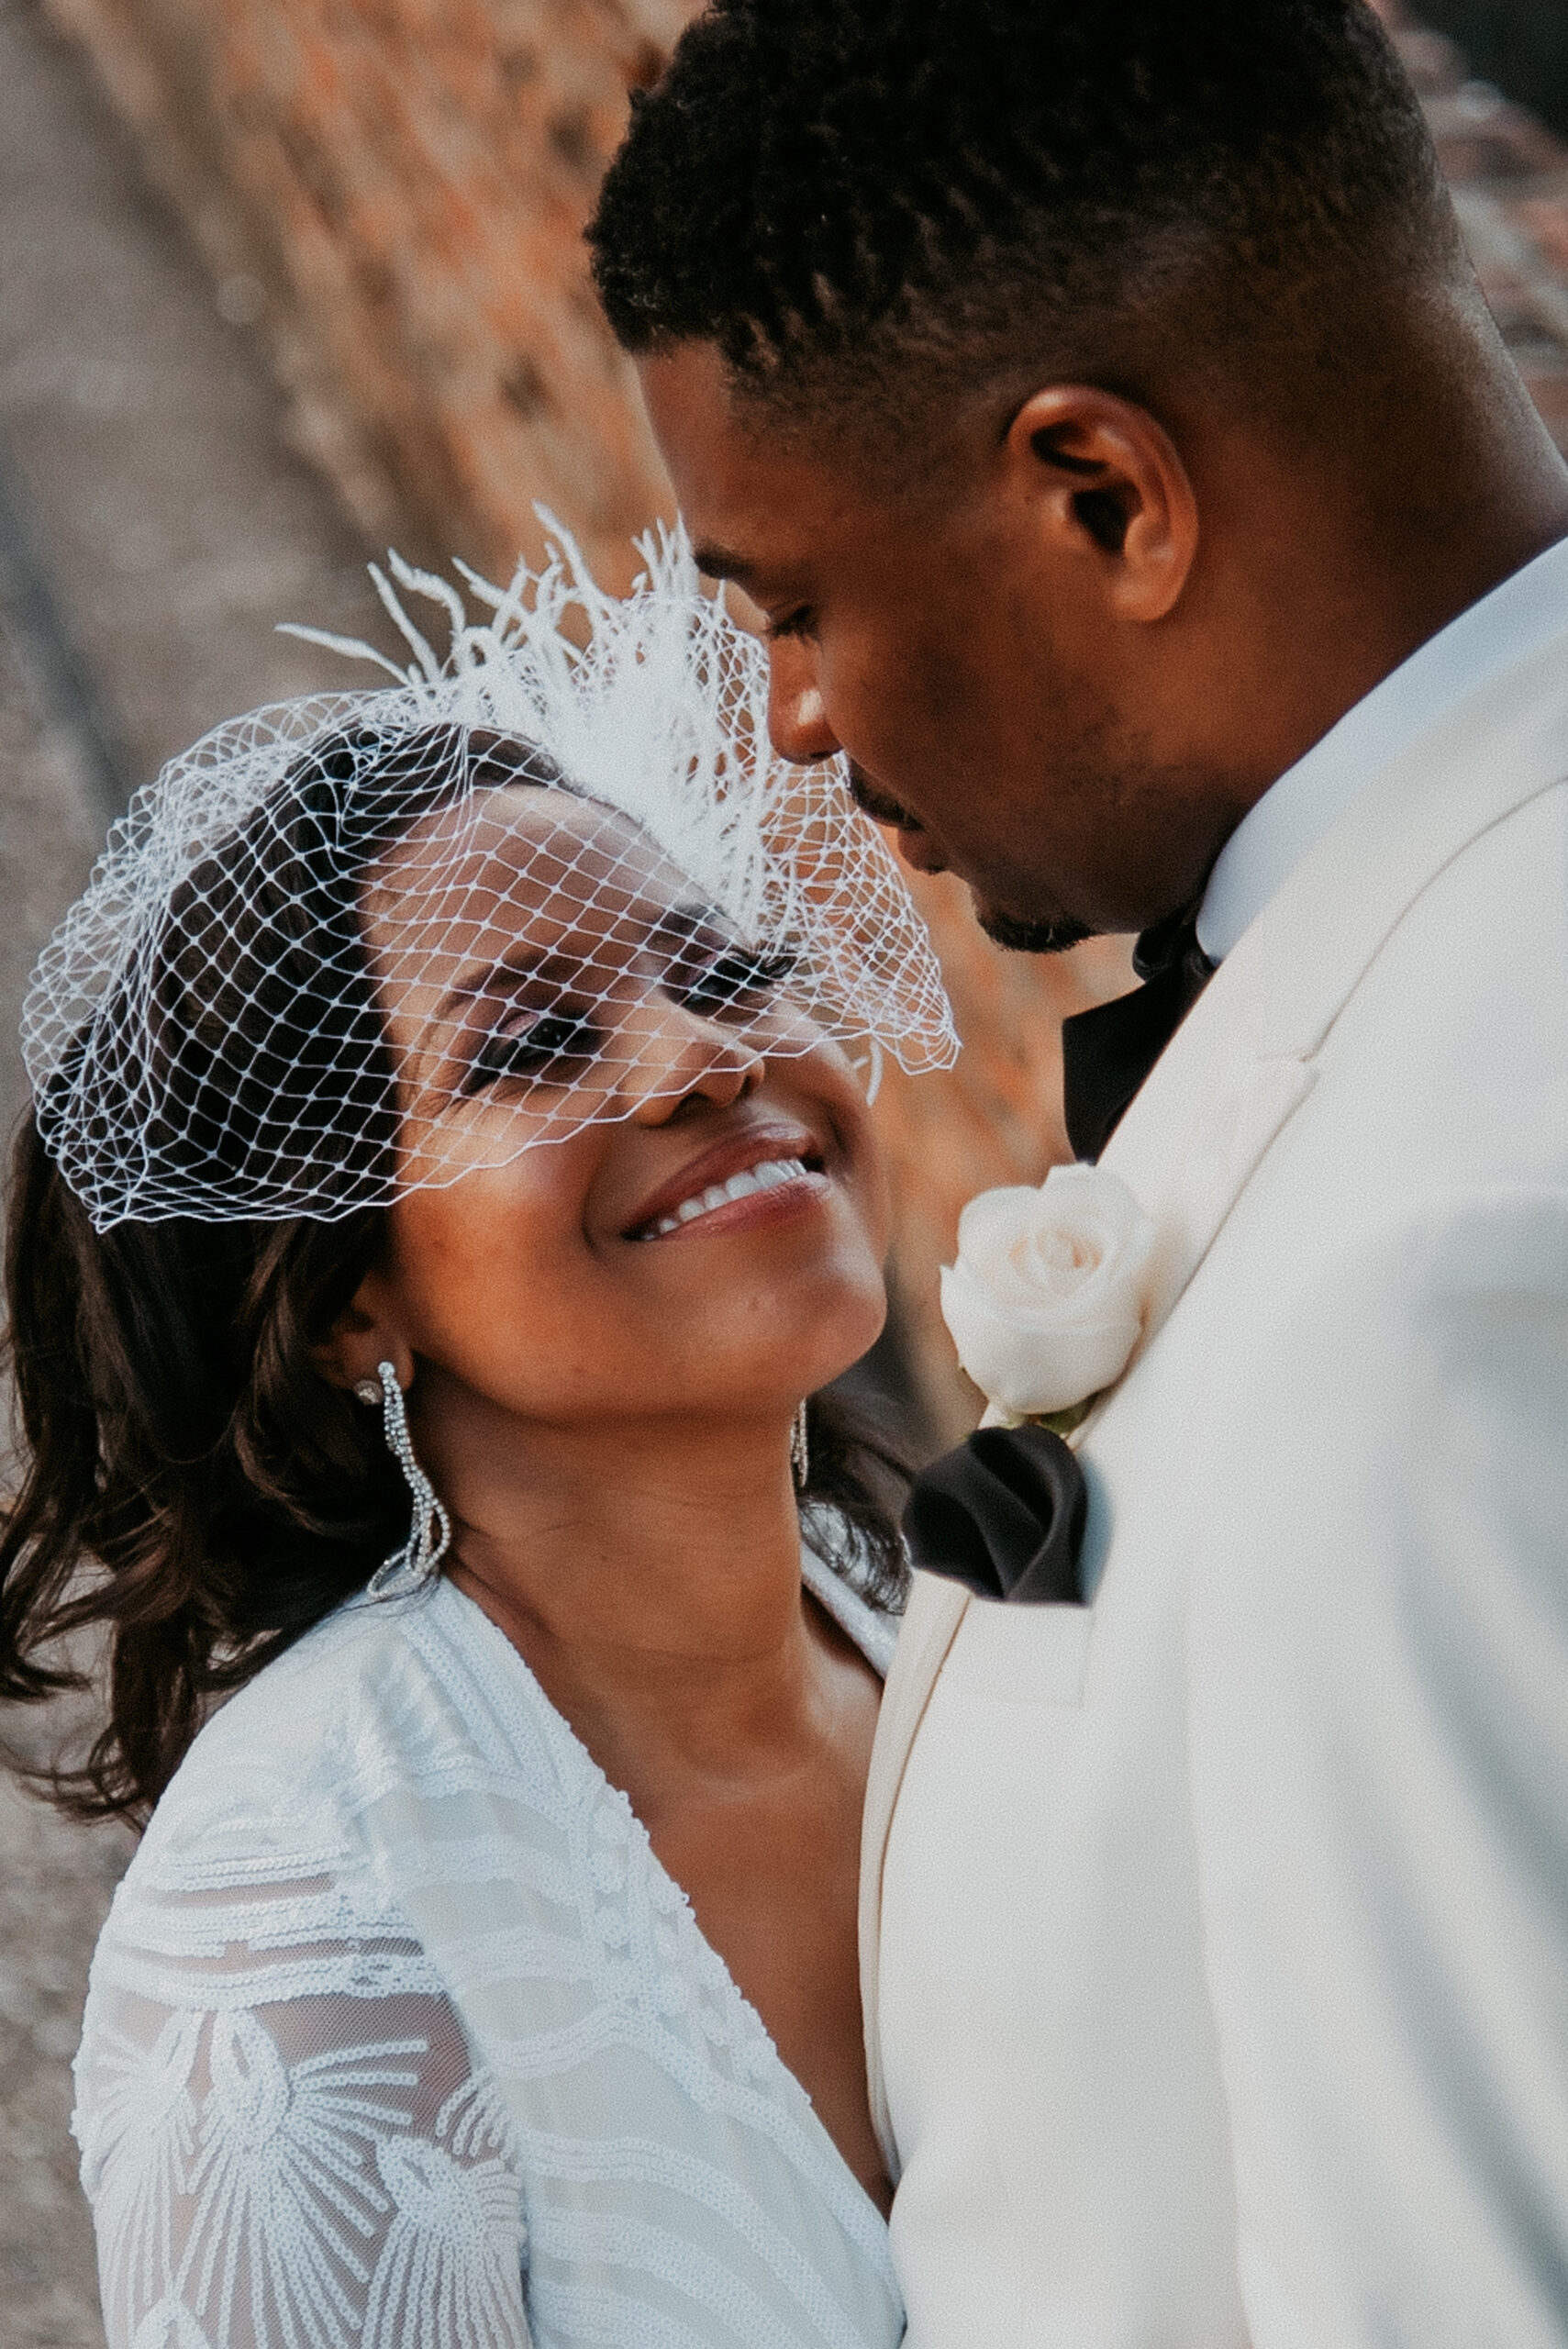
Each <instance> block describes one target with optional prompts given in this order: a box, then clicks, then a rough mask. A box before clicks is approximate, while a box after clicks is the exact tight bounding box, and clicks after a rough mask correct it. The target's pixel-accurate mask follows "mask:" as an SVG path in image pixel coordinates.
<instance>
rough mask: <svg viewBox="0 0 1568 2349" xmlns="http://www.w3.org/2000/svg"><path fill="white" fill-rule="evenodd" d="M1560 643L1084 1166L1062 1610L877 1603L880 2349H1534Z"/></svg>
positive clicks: (1566, 1443) (1255, 961)
mask: <svg viewBox="0 0 1568 2349" xmlns="http://www.w3.org/2000/svg"><path fill="white" fill-rule="evenodd" d="M1565 778H1568V637H1564V638H1562V639H1560V640H1558V641H1556V642H1555V643H1553V644H1551V646H1549V647H1548V648H1547V649H1546V650H1545V651H1541V652H1538V653H1537V654H1535V655H1533V656H1532V657H1531V658H1529V660H1527V661H1525V662H1521V663H1519V664H1518V666H1517V667H1516V668H1515V669H1514V670H1512V671H1511V672H1510V673H1508V674H1506V675H1505V676H1503V677H1502V678H1501V679H1497V680H1494V681H1493V683H1492V684H1490V685H1487V686H1486V687H1484V688H1483V689H1482V690H1481V691H1480V692H1479V693H1477V694H1476V695H1475V696H1473V698H1472V699H1471V700H1470V701H1469V702H1468V703H1466V704H1465V705H1464V706H1463V707H1462V708H1461V710H1460V711H1459V712H1458V713H1457V715H1451V716H1450V717H1449V718H1447V719H1446V720H1445V721H1443V722H1442V724H1441V725H1440V726H1439V727H1438V728H1435V729H1432V731H1431V732H1429V734H1428V735H1427V736H1426V737H1425V738H1424V739H1423V740H1421V741H1419V742H1418V743H1417V744H1416V745H1415V746H1414V747H1413V748H1411V749H1410V750H1408V751H1406V752H1404V753H1403V754H1402V755H1401V756H1400V757H1399V758H1398V759H1397V760H1396V761H1395V762H1394V763H1392V764H1391V765H1390V766H1388V767H1387V768H1386V769H1385V771H1384V772H1383V774H1381V775H1380V776H1378V777H1377V778H1376V779H1375V780H1374V781H1373V783H1372V784H1370V785H1368V786H1367V787H1366V788H1365V789H1364V790H1363V791H1362V794H1361V796H1359V797H1358V798H1357V800H1356V801H1355V802H1354V803H1353V804H1352V806H1351V807H1350V808H1349V809H1347V810H1346V811H1345V813H1344V814H1342V815H1341V816H1340V818H1339V819H1338V821H1337V822H1336V824H1335V825H1334V827H1333V829H1331V830H1330V831H1329V833H1327V834H1326V835H1325V836H1324V838H1323V839H1322V840H1321V841H1319V842H1318V846H1317V847H1316V849H1315V850H1313V851H1312V852H1311V853H1310V854H1309V855H1308V856H1307V859H1306V861H1305V862H1304V863H1302V864H1301V865H1300V866H1299V867H1298V868H1297V869H1296V872H1295V874H1293V875H1292V877H1291V878H1290V880H1289V881H1288V882H1287V883H1286V884H1285V885H1284V887H1283V888H1282V889H1281V890H1280V891H1279V893H1278V894H1277V895H1276V896H1275V897H1274V898H1273V900H1272V901H1271V903H1270V904H1269V905H1268V907H1266V908H1265V910H1264V912H1263V913H1262V915H1261V916H1260V917H1259V918H1257V920H1256V921H1255V922H1254V923H1253V925H1252V927H1251V930H1249V931H1248V932H1247V933H1246V935H1245V937H1244V938H1243V939H1242V941H1241V942H1240V944H1239V945H1238V946H1237V947H1236V949H1235V950H1234V952H1232V953H1231V954H1230V955H1229V956H1228V957H1227V959H1226V961H1225V963H1223V965H1222V966H1221V968H1220V970H1219V972H1218V975H1217V976H1216V977H1215V978H1214V980H1213V981H1212V982H1211V983H1210V985H1209V987H1208V989H1207V993H1206V994H1205V996H1203V998H1202V999H1201V1001H1200V1002H1199V1004H1198V1005H1197V1007H1196V1008H1195V1010H1194V1012H1193V1013H1192V1014H1191V1016H1190V1018H1189V1019H1188V1020H1187V1021H1186V1023H1185V1025H1184V1027H1183V1028H1182V1029H1181V1030H1179V1031H1178V1033H1177V1035H1176V1037H1175V1039H1174V1041H1173V1043H1172V1044H1171V1046H1170V1048H1169V1049H1168V1051H1167V1052H1166V1053H1165V1055H1164V1057H1163V1058H1162V1060H1161V1062H1160V1063H1159V1065H1158V1066H1157V1068H1156V1069H1155V1071H1154V1073H1153V1074H1152V1075H1151V1078H1150V1080H1149V1082H1148V1085H1146V1087H1145V1089H1144V1091H1143V1092H1142V1093H1141V1094H1140V1097H1139V1098H1138V1100H1137V1102H1136V1103H1135V1104H1134V1106H1133V1108H1132V1109H1131V1111H1130V1112H1129V1115H1128V1117H1127V1119H1126V1120H1125V1122H1124V1123H1123V1125H1122V1126H1121V1128H1120V1130H1118V1133H1117V1135H1116V1137H1115V1139H1114V1141H1113V1142H1112V1143H1111V1146H1110V1148H1109V1150H1108V1152H1107V1153H1106V1161H1105V1163H1106V1164H1107V1165H1112V1166H1115V1167H1116V1168H1117V1169H1118V1172H1119V1173H1120V1174H1121V1175H1123V1176H1124V1177H1125V1179H1126V1180H1127V1181H1128V1183H1129V1185H1130V1186H1131V1187H1132V1189H1133V1190H1134V1192H1135V1193H1137V1194H1138V1196H1139V1197H1140V1198H1141V1199H1142V1201H1143V1203H1144V1205H1145V1206H1146V1207H1147V1208H1149V1209H1150V1210H1151V1213H1152V1214H1153V1215H1154V1216H1155V1218H1156V1219H1157V1221H1158V1223H1159V1225H1160V1229H1161V1256H1160V1292H1159V1299H1158V1304H1157V1308H1156V1311H1155V1314H1154V1316H1153V1319H1152V1320H1151V1327H1150V1330H1149V1332H1148V1334H1147V1335H1146V1338H1145V1341H1144V1343H1143V1347H1142V1350H1141V1353H1140V1356H1139V1358H1138V1359H1137V1360H1136V1361H1135V1363H1134V1364H1133V1367H1132V1369H1131V1370H1130V1372H1129V1375H1127V1376H1126V1378H1125V1379H1124V1381H1123V1382H1122V1384H1121V1385H1120V1386H1119V1387H1118V1389H1117V1390H1116V1391H1115V1393H1114V1394H1113V1396H1112V1397H1110V1399H1109V1400H1108V1401H1107V1402H1106V1404H1104V1405H1102V1406H1101V1408H1100V1409H1099V1412H1098V1414H1097V1417H1096V1418H1095V1419H1094V1420H1093V1421H1091V1422H1090V1424H1089V1426H1088V1428H1087V1429H1086V1431H1085V1434H1084V1442H1083V1445H1082V1454H1081V1456H1082V1458H1083V1461H1084V1467H1085V1470H1086V1473H1087V1476H1088V1481H1089V1486H1090V1495H1091V1500H1090V1517H1089V1532H1088V1541H1087V1548H1086V1553H1085V1554H1086V1562H1087V1568H1088V1577H1089V1579H1088V1587H1089V1588H1090V1590H1091V1591H1092V1593H1093V1598H1092V1603H1091V1604H1090V1605H1089V1606H1087V1607H1084V1608H1072V1607H1037V1608H1027V1607H1020V1608H1016V1609H1015V1608H1010V1607H1004V1606H1001V1605H998V1604H995V1603H991V1602H986V1601H984V1600H980V1599H970V1598H967V1597H966V1595H965V1593H964V1592H963V1591H962V1589H960V1588H959V1587H958V1586H955V1585H951V1584H947V1583H942V1582H940V1581H937V1580H935V1579H933V1578H931V1577H928V1576H919V1577H917V1590H916V1595H915V1598H914V1601H913V1604H912V1606H911V1609H910V1613H909V1617H908V1619H907V1622H906V1629H905V1631H904V1635H903V1639H902V1642H901V1645H900V1651H899V1654H898V1656H897V1658H896V1660H895V1666H894V1671H893V1675H892V1677H891V1680H890V1682H889V1685H888V1693H887V1698H886V1702H885V1706H884V1717H883V1723H882V1728H881V1731H880V1734H879V1739H878V1744H877V1749H876V1753H875V1756H874V1759H873V1768H872V1781H871V1787H870V1795H869V1802H868V1816H867V1833H866V1850H865V1869H864V1880H863V1900H862V1930H863V1949H862V1959H863V1965H864V1976H865V1986H866V2009H867V2022H868V2037H869V2054H870V2059H871V2065H872V2075H873V2100H874V2103H875V2106H876V2110H877V2116H878V2121H879V2126H880V2128H881V2130H882V2132H883V2134H884V2141H885V2147H886V2151H887V2153H888V2155H889V2158H890V2160H891V2161H892V2162H893V2164H894V2165H895V2176H899V2177H900V2183H899V2187H898V2195H897V2200H896V2204H895V2210H894V2218H893V2236H894V2249H895V2260H896V2263H897V2266H898V2268H899V2272H900V2278H901V2281H902V2284H903V2287H904V2291H905V2295H906V2300H907V2304H908V2309H909V2349H1034V2345H1035V2344H1039V2349H1232V2344H1240V2343H1243V2342H1247V2341H1250V2342H1251V2344H1252V2349H1404V2345H1405V2344H1408V2349H1449V2344H1452V2349H1461V2344H1463V2349H1484V2344H1492V2343H1496V2344H1499V2349H1501V2344H1507V2349H1537V2344H1545V2343H1553V2344H1562V2343H1568V780H1565Z"/></svg>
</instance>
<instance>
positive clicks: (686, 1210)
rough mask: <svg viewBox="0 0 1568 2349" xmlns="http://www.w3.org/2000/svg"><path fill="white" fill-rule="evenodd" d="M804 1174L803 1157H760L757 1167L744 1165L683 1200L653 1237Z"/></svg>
mask: <svg viewBox="0 0 1568 2349" xmlns="http://www.w3.org/2000/svg"><path fill="white" fill-rule="evenodd" d="M805 1174H806V1161H805V1160H804V1159H803V1158H764V1159H762V1160H761V1161H760V1162H759V1163H758V1164H757V1165H755V1166H748V1167H747V1168H746V1169H745V1170H744V1171H743V1172H742V1173H741V1174H739V1175H730V1177H729V1179H728V1182H725V1183H710V1184H709V1185H708V1186H707V1189H706V1191H704V1192H703V1194H702V1196H701V1197H700V1198H695V1199H683V1200H682V1201H681V1204H680V1206H679V1207H678V1208H675V1209H674V1210H673V1212H672V1213H671V1214H669V1215H666V1216H662V1217H661V1218H660V1219H659V1221H658V1222H657V1223H656V1224H655V1225H654V1227H653V1237H654V1238H655V1239H657V1240H662V1239H663V1238H664V1236H665V1234H666V1233H667V1232H671V1231H679V1230H680V1229H681V1226H682V1225H683V1224H684V1223H695V1221H696V1219H697V1218H698V1216H699V1215H711V1214H712V1213H713V1211H714V1209H715V1208H724V1207H728V1205H729V1202H730V1200H731V1199H746V1198H750V1197H751V1194H752V1192H753V1191H774V1190H777V1188H778V1186H779V1185H780V1184H781V1183H795V1182H799V1181H800V1180H802V1178H803V1177H804V1175H805Z"/></svg>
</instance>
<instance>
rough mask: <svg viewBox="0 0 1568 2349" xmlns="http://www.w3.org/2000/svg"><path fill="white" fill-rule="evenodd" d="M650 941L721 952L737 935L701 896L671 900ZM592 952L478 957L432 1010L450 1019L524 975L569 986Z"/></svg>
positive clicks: (521, 952)
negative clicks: (679, 902)
mask: <svg viewBox="0 0 1568 2349" xmlns="http://www.w3.org/2000/svg"><path fill="white" fill-rule="evenodd" d="M647 938H648V942H649V943H650V945H653V944H656V943H660V942H662V941H669V942H670V943H671V944H672V945H673V947H675V948H676V949H677V951H678V950H679V949H680V948H681V947H683V946H684V947H690V946H703V947H707V946H712V947H717V949H719V950H720V951H721V952H722V951H723V950H724V949H726V948H728V947H731V946H734V945H737V944H738V943H739V942H740V941H738V939H737V938H736V936H735V933H734V931H733V930H731V928H730V926H729V924H728V922H727V921H726V919H725V918H724V916H723V915H722V914H721V913H720V912H719V910H718V908H717V907H716V906H708V905H704V904H701V903H700V902H699V903H697V904H695V905H690V906H672V907H670V909H669V911H668V912H667V913H662V914H661V915H660V916H659V918H658V919H657V921H653V922H650V923H649V924H648V926H647ZM592 959H593V958H592V957H591V956H584V955H581V954H562V953H561V952H551V951H548V950H540V951H539V952H532V953H530V952H528V951H527V950H525V949H519V950H517V951H516V952H512V953H510V954H503V955H497V956H495V957H494V958H493V959H492V960H491V961H489V962H486V963H474V964H473V966H472V967H471V968H470V969H469V970H466V971H464V972H463V973H462V975H461V977H459V978H457V979H454V980H453V982H452V984H451V985H450V987H448V989H447V990H446V993H445V994H444V995H443V996H441V998H440V1000H439V1003H438V1004H437V1005H436V1008H435V1010H434V1012H433V1014H432V1015H431V1017H432V1019H433V1020H435V1021H439V1020H442V1019H449V1018H450V1016H451V1014H452V1013H453V1012H455V1011H457V1010H459V1009H460V1008H462V1006H463V1005H464V1004H467V1003H472V1002H473V999H474V997H475V996H484V995H495V994H496V993H498V992H499V991H500V990H501V989H502V988H503V987H506V986H507V985H517V984H520V983H521V982H523V981H525V980H528V979H542V980H543V981H544V982H545V983H546V985H550V986H555V987H561V988H566V987H570V986H571V985H573V983H574V982H575V981H576V980H577V979H579V978H580V977H581V976H582V974H583V970H584V965H585V963H588V962H590V961H592Z"/></svg>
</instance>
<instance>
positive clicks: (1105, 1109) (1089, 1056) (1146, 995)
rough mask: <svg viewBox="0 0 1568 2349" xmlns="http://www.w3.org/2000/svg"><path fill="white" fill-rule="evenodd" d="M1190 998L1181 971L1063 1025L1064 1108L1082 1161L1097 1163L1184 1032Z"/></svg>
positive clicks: (1164, 975) (1168, 973) (1167, 973)
mask: <svg viewBox="0 0 1568 2349" xmlns="http://www.w3.org/2000/svg"><path fill="white" fill-rule="evenodd" d="M1189 1000H1190V990H1189V987H1188V985H1187V982H1186V979H1185V976H1184V973H1183V972H1182V970H1181V969H1180V968H1179V967H1177V968H1174V969H1172V970H1168V971H1162V972H1160V973H1159V974H1158V975H1157V976H1156V977H1154V978H1152V979H1146V980H1145V982H1144V984H1143V985H1141V986H1140V987H1134V988H1133V989H1132V991H1131V993H1130V994H1129V995H1118V996H1116V998H1115V999H1114V1001H1112V1002H1110V1003H1097V1004H1095V1006H1094V1007H1093V1008H1092V1009H1091V1010H1088V1011H1075V1012H1074V1013H1073V1016H1072V1018H1071V1019H1064V1020H1063V1021H1062V1106H1063V1108H1064V1110H1065V1112H1066V1122H1067V1139H1068V1141H1070V1142H1071V1143H1072V1145H1073V1152H1074V1155H1075V1156H1076V1157H1078V1158H1080V1159H1084V1160H1087V1161H1088V1162H1089V1163H1091V1164H1093V1163H1094V1162H1095V1159H1097V1158H1098V1157H1099V1155H1100V1152H1102V1151H1103V1150H1104V1148H1105V1146H1106V1142H1108V1141H1109V1140H1110V1138H1111V1136H1112V1134H1114V1133H1115V1131H1116V1130H1117V1128H1118V1126H1119V1125H1120V1123H1121V1121H1122V1119H1123V1118H1124V1117H1125V1116H1126V1115H1127V1112H1128V1111H1129V1108H1131V1107H1132V1103H1133V1099H1134V1097H1135V1096H1136V1095H1137V1093H1138V1091H1139V1089H1140V1086H1141V1085H1142V1083H1143V1080H1144V1078H1145V1077H1146V1076H1147V1075H1148V1074H1149V1072H1150V1070H1151V1068H1152V1067H1153V1065H1154V1063H1155V1062H1156V1061H1157V1060H1158V1059H1159V1057H1160V1055H1161V1053H1162V1052H1163V1051H1164V1049H1165V1047H1166V1045H1167V1044H1168V1043H1169V1042H1170V1041H1171V1038H1172V1037H1173V1035H1174V1033H1175V1031H1176V1030H1177V1028H1178V1027H1180V1025H1181V1021H1182V1015H1183V1013H1184V1011H1186V1010H1187V1008H1189Z"/></svg>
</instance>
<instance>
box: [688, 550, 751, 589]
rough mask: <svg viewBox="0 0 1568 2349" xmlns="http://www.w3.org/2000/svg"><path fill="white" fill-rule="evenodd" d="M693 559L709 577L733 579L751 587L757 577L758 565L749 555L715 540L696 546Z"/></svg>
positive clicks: (743, 585)
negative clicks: (719, 543) (720, 544)
mask: <svg viewBox="0 0 1568 2349" xmlns="http://www.w3.org/2000/svg"><path fill="white" fill-rule="evenodd" d="M692 560H693V562H695V564H696V567H697V569H698V570H699V571H700V572H703V573H705V574H706V576H707V577H708V578H709V579H733V581H734V582H735V584H736V585H737V587H750V586H751V585H752V584H754V583H755V581H756V578H757V566H756V564H755V563H754V562H751V559H750V557H749V556H746V555H743V554H737V553H736V552H735V551H734V549H733V548H731V547H724V546H719V545H718V544H717V541H714V540H708V541H706V542H705V543H704V544H703V545H702V546H700V547H694V548H693V549H692Z"/></svg>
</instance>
